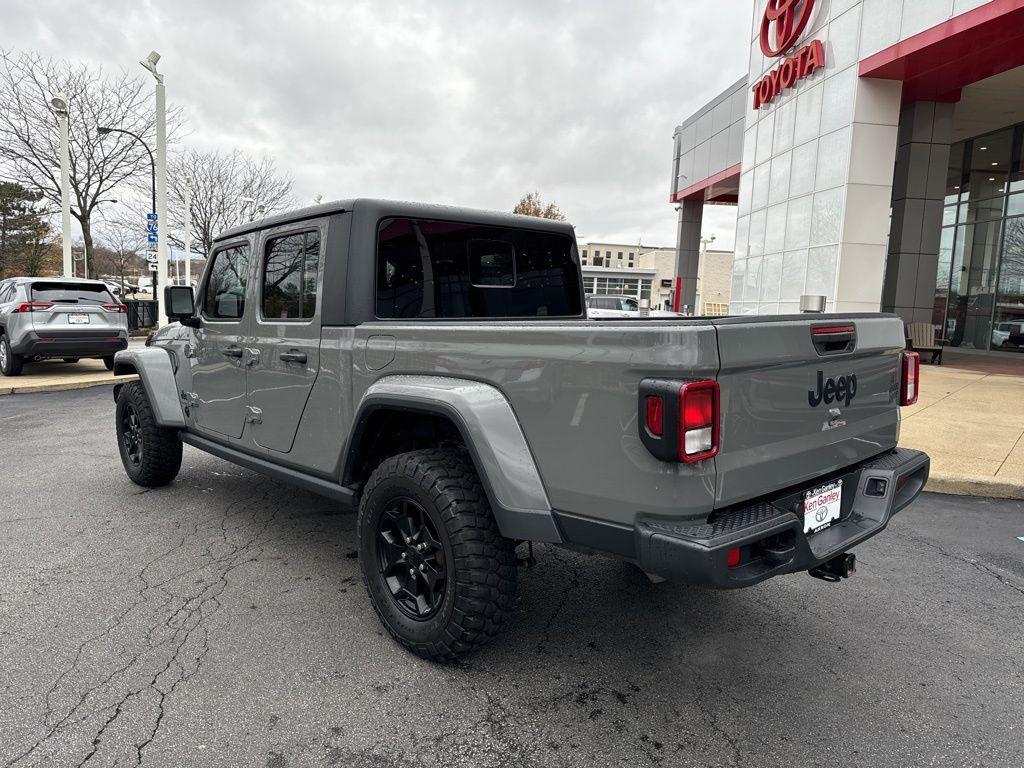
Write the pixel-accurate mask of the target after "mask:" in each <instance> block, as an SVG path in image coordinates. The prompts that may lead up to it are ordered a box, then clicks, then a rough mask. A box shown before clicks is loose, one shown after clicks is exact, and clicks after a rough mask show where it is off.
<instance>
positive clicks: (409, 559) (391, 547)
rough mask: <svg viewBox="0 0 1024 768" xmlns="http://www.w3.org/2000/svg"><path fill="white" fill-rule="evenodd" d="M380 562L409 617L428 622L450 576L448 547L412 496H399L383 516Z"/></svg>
mask: <svg viewBox="0 0 1024 768" xmlns="http://www.w3.org/2000/svg"><path fill="white" fill-rule="evenodd" d="M377 565H378V567H379V569H380V573H381V576H382V577H383V579H384V582H385V583H386V584H387V588H388V591H390V593H391V598H392V599H393V600H394V601H395V605H396V606H397V607H398V609H399V610H400V611H402V613H404V614H405V615H406V616H408V617H409V618H411V619H416V620H418V621H425V620H427V619H429V618H431V617H432V616H434V614H436V613H437V611H438V610H439V609H440V607H441V604H442V603H443V602H444V594H445V584H446V582H447V579H448V573H447V569H446V567H445V559H444V547H442V545H441V541H440V537H439V536H438V534H437V530H436V528H435V527H434V523H433V521H432V520H431V519H430V517H429V515H427V513H426V512H425V511H424V510H423V507H421V506H420V505H419V504H418V503H416V502H415V501H413V500H412V499H410V498H407V497H399V498H396V499H394V500H392V502H391V503H390V504H388V505H387V506H386V508H385V509H384V512H383V513H382V514H381V515H380V518H379V520H378V522H377Z"/></svg>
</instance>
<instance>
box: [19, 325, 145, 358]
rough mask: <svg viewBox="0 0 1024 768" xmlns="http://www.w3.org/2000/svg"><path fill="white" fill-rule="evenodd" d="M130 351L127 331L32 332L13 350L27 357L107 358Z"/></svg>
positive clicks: (22, 338) (23, 337)
mask: <svg viewBox="0 0 1024 768" xmlns="http://www.w3.org/2000/svg"><path fill="white" fill-rule="evenodd" d="M127 348H128V334H127V332H125V331H119V332H116V333H113V332H111V333H102V334H96V333H93V334H86V333H76V332H66V331H59V332H58V331H54V332H52V333H47V334H45V335H40V334H39V333H37V332H36V331H29V332H28V333H26V334H25V335H24V336H22V337H21V340H20V341H19V342H18V344H17V345H16V346H14V347H12V350H11V351H12V352H14V354H16V355H22V356H23V357H37V356H38V357H105V356H107V355H112V354H114V353H115V352H120V351H121V350H122V349H127Z"/></svg>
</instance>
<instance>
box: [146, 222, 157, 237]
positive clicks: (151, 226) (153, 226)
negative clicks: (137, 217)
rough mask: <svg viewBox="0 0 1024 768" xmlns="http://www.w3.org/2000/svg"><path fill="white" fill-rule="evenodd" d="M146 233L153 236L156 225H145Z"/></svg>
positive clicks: (155, 231)
mask: <svg viewBox="0 0 1024 768" xmlns="http://www.w3.org/2000/svg"><path fill="white" fill-rule="evenodd" d="M146 231H147V232H148V233H149V234H151V235H155V234H156V233H157V228H156V224H147V225H146Z"/></svg>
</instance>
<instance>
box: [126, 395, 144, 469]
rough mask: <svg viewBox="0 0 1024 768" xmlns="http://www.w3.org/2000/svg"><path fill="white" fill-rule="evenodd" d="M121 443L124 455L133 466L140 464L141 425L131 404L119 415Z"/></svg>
mask: <svg viewBox="0 0 1024 768" xmlns="http://www.w3.org/2000/svg"><path fill="white" fill-rule="evenodd" d="M121 442H122V443H123V444H124V455H125V457H126V458H127V459H128V461H130V462H131V463H132V464H133V465H134V466H136V467H137V466H139V464H141V463H142V424H141V423H140V421H139V414H138V411H136V410H135V406H134V405H132V404H131V403H129V404H127V405H126V406H125V408H124V413H122V414H121Z"/></svg>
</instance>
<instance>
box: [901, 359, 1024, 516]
mask: <svg viewBox="0 0 1024 768" xmlns="http://www.w3.org/2000/svg"><path fill="white" fill-rule="evenodd" d="M1022 358H1024V356H1022ZM961 365H963V366H965V367H960V366H961ZM1015 368H1016V370H1017V373H1016V375H1008V373H1005V371H1012V370H1014V369H1015ZM991 371H1000V372H999V373H992V372H991ZM900 445H902V446H904V447H906V448H917V449H918V450H921V451H925V452H926V453H928V454H929V455H930V456H931V459H932V467H931V478H930V479H929V481H928V490H929V491H934V492H936V493H952V494H960V495H969V496H994V497H999V498H1010V499H1024V359H1021V360H1020V361H1019V362H1018V361H1014V360H1012V359H1007V358H1005V357H1000V358H995V359H990V360H986V359H984V358H980V359H979V358H977V357H973V358H969V357H967V356H962V357H956V358H954V357H953V356H952V355H949V356H947V362H946V363H945V364H944V365H942V366H934V365H922V366H921V396H920V398H919V399H918V401H917V404H916V405H913V406H911V407H909V408H904V409H903V426H902V431H901V434H900Z"/></svg>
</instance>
